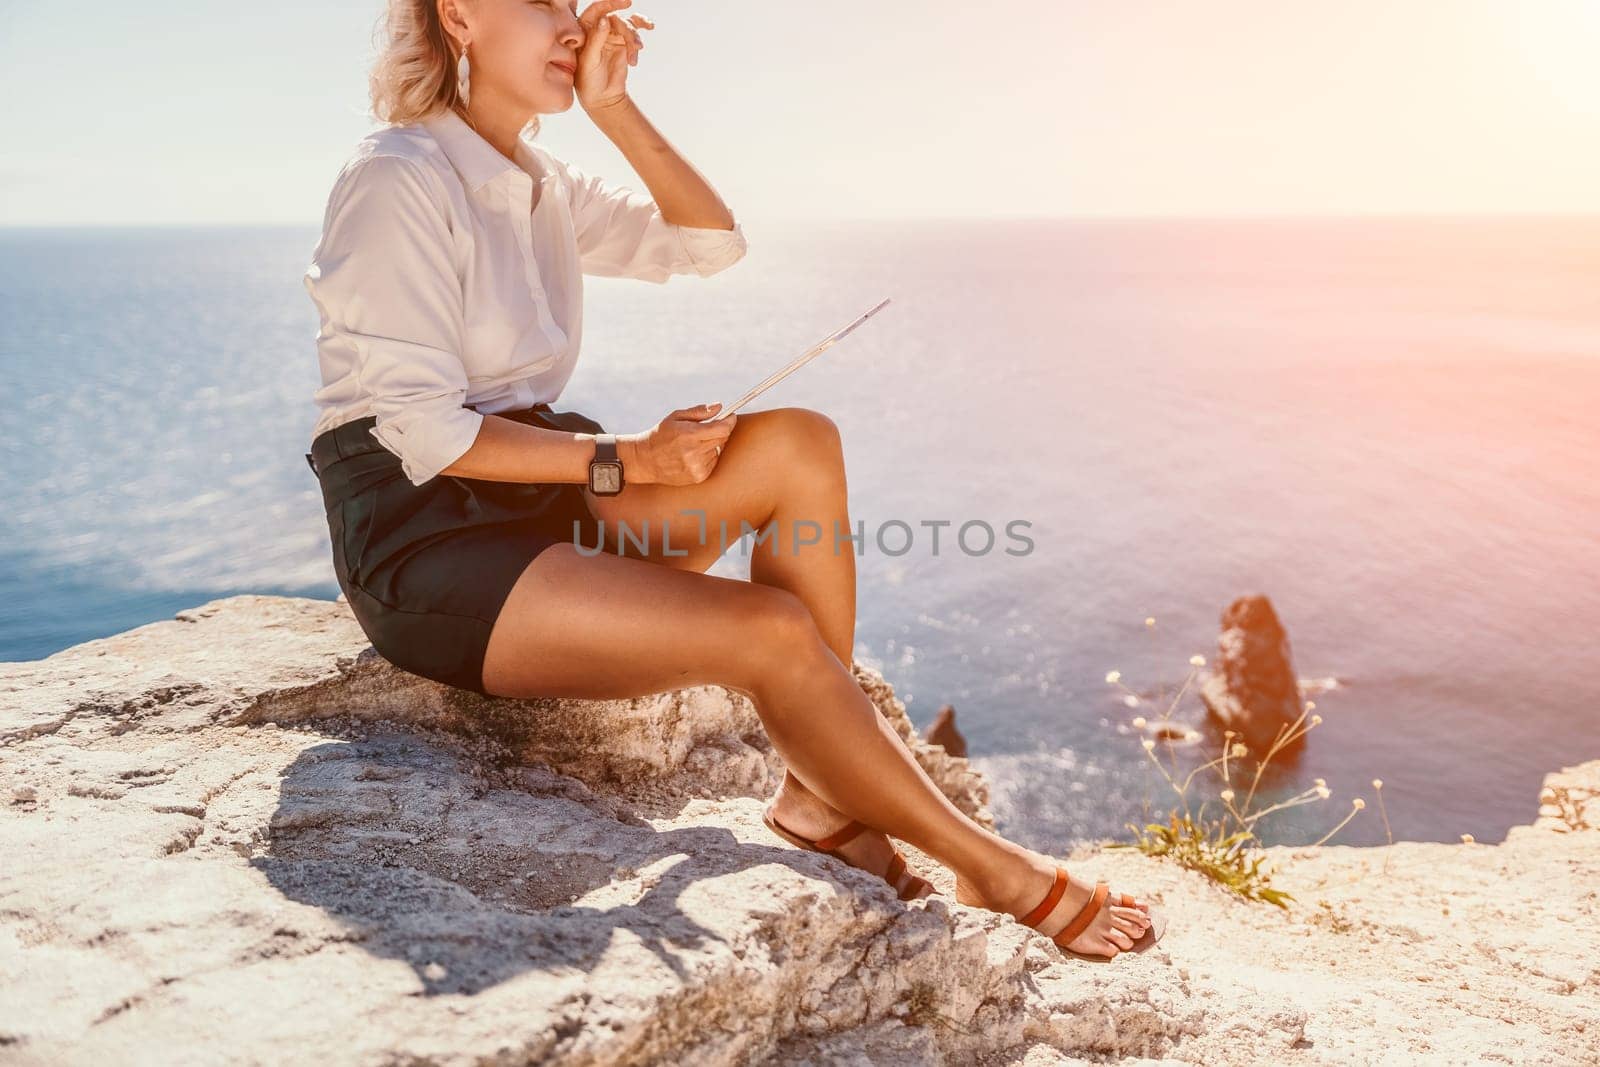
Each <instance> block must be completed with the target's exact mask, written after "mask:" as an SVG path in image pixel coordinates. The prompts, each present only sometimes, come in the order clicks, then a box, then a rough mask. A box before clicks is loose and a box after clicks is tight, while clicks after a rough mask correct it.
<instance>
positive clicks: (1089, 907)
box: [1050, 882, 1111, 948]
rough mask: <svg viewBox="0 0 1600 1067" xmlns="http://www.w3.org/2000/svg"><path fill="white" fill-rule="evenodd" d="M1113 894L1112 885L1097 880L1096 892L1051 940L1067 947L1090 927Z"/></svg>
mask: <svg viewBox="0 0 1600 1067" xmlns="http://www.w3.org/2000/svg"><path fill="white" fill-rule="evenodd" d="M1110 895H1111V887H1110V886H1109V885H1107V884H1106V883H1104V882H1096V883H1095V887H1094V894H1093V895H1092V896H1090V897H1089V900H1088V902H1087V903H1086V904H1084V906H1083V907H1082V908H1081V909H1080V910H1079V912H1078V914H1076V915H1074V916H1073V917H1072V921H1071V922H1069V923H1067V925H1065V926H1063V927H1062V928H1061V931H1060V932H1059V933H1057V934H1056V936H1054V937H1052V938H1051V939H1050V940H1052V941H1054V942H1055V943H1056V944H1058V945H1060V946H1061V947H1062V948H1066V947H1067V945H1068V944H1070V943H1071V942H1073V941H1075V940H1077V938H1078V935H1079V934H1081V933H1083V932H1084V931H1085V930H1087V929H1089V924H1090V923H1092V922H1094V917H1095V916H1096V915H1099V914H1100V909H1101V908H1102V907H1104V906H1105V902H1106V897H1108V896H1110Z"/></svg>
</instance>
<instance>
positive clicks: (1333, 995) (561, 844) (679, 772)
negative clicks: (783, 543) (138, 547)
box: [0, 596, 1600, 1067]
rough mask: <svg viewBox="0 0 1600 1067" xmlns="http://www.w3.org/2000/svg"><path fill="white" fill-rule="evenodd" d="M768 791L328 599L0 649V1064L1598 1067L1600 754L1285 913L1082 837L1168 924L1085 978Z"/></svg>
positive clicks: (1346, 860) (874, 687)
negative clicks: (461, 669) (799, 841)
mask: <svg viewBox="0 0 1600 1067" xmlns="http://www.w3.org/2000/svg"><path fill="white" fill-rule="evenodd" d="M857 678H858V681H859V682H860V684H861V685H862V687H863V688H864V689H865V691H866V692H868V694H869V695H870V696H871V697H872V699H873V701H874V703H875V704H876V705H877V707H878V709H879V711H880V713H882V714H883V715H884V716H885V717H886V718H887V719H888V720H889V721H890V722H891V723H892V724H893V725H894V726H895V728H896V729H897V730H898V731H899V733H900V734H901V736H902V737H905V738H906V739H907V740H908V743H909V744H910V745H911V746H912V748H913V750H914V752H915V753H916V755H917V758H918V759H919V761H921V763H922V764H923V766H924V767H926V768H927V769H928V771H929V773H930V775H931V776H932V777H933V779H934V780H935V781H936V782H937V783H938V784H939V786H940V788H941V789H943V790H944V791H945V792H946V794H947V795H949V796H950V798H951V799H952V801H953V802H954V803H955V804H956V805H957V806H958V807H960V808H961V809H962V810H964V811H967V812H969V813H970V814H972V815H973V816H974V817H975V818H977V819H978V820H979V821H980V822H987V821H989V819H990V816H989V812H988V796H989V793H988V785H987V783H986V782H985V781H984V779H983V778H982V777H981V776H980V775H979V774H977V773H976V772H975V771H974V770H973V768H972V767H971V766H970V765H969V764H968V763H967V761H966V760H965V759H962V758H959V757H956V756H953V755H951V754H949V753H948V752H947V751H945V750H944V749H943V748H941V747H938V746H930V745H927V744H925V743H923V741H922V740H921V739H920V738H919V737H918V735H917V731H916V730H915V729H914V728H913V726H912V724H911V723H910V721H909V720H908V719H907V718H906V716H905V710H904V708H903V706H902V705H901V703H900V702H899V700H897V699H896V698H895V695H894V692H893V689H892V687H891V686H890V684H889V682H888V681H886V680H885V679H884V678H883V677H882V676H881V675H880V674H879V673H878V672H876V671H873V670H871V669H869V668H866V667H858V668H857ZM1087 713H1088V712H1086V714H1087ZM781 774H782V760H781V758H780V757H779V756H778V755H777V754H776V753H775V752H774V751H773V750H772V747H771V745H770V744H769V743H768V742H767V740H766V737H765V734H764V733H763V731H762V729H761V726H760V722H759V720H758V718H757V717H756V715H755V712H754V709H753V708H752V707H751V706H750V705H749V703H748V702H747V701H746V700H744V698H743V697H741V696H739V695H737V694H733V693H731V692H728V691H725V690H723V689H721V688H718V687H700V688H695V689H687V690H683V691H680V692H674V693H663V694H657V695H654V696H648V697H642V698H639V699H635V700H627V701H603V702H602V701H493V700H485V699H483V698H480V697H477V696H475V695H473V694H470V693H464V692H461V691H455V690H448V689H445V688H443V687H440V686H438V685H435V684H434V683H431V682H428V681H425V680H422V679H418V678H415V677H414V676H411V675H407V674H404V673H403V672H400V671H397V670H395V669H394V668H393V667H391V666H389V665H388V664H387V663H385V662H384V661H383V660H382V659H381V658H379V657H378V656H377V655H376V654H375V653H374V652H373V651H372V649H371V648H370V647H368V644H367V642H366V640H365V638H364V636H363V635H362V634H361V631H360V629H359V627H358V626H357V625H356V623H355V621H354V620H353V619H352V618H351V616H350V614H349V611H348V609H347V608H346V607H345V605H343V604H341V603H337V602H330V601H321V600H308V599H294V598H280V597H263V596H238V597H230V598H227V599H223V600H217V601H213V602H211V603H208V604H205V605H203V606H200V607H197V608H193V609H190V610H187V611H184V612H181V613H180V614H179V615H178V616H177V617H176V618H175V619H172V620H168V621H164V622H158V623H153V624H151V625H148V626H142V627H139V628H138V629H135V630H131V631H128V632H126V633H122V634H117V635H116V636H113V637H109V638H105V639H103V640H97V641H90V642H87V643H85V644H82V645H78V646H75V647H73V648H70V649H66V650H64V651H62V652H59V653H57V654H55V655H53V656H50V657H48V658H46V659H43V660H38V661H33V662H26V663H11V664H0V1063H6V1064H10V1063H18V1064H24V1063H25V1064H36V1063H51V1064H57V1063H66V1064H80V1063H81V1064H96V1065H99V1064H106V1063H119V1064H120V1063H144V1062H150V1063H155V1062H163V1063H164V1062H169V1061H171V1060H174V1059H185V1058H188V1059H193V1060H197V1061H203V1062H208V1063H234V1062H238V1063H245V1062H307V1061H314V1062H320V1063H328V1064H358V1063H360V1064H365V1063H407V1064H413V1065H421V1064H436V1063H437V1064H469V1063H470V1064H484V1063H495V1064H557V1065H578V1064H583V1065H593V1064H657V1063H659V1064H696V1065H718V1064H743V1063H761V1064H780V1065H781V1064H820V1063H857V1064H929V1063H932V1064H941V1063H944V1064H972V1063H987V1064H1005V1065H1016V1067H1022V1065H1038V1064H1053V1063H1069V1062H1083V1061H1090V1060H1092V1061H1095V1062H1104V1061H1105V1060H1106V1059H1110V1058H1120V1057H1144V1058H1160V1059H1164V1060H1168V1061H1180V1062H1195V1063H1224V1062H1226V1063H1235V1064H1250V1063H1263V1064H1268V1063H1271V1064H1277V1063H1306V1064H1318V1063H1343V1062H1416V1061H1429V1062H1469V1061H1477V1060H1480V1059H1486V1058H1493V1059H1496V1060H1497V1061H1501V1062H1516V1063H1574V1062H1596V1061H1597V1060H1600V1027H1597V1026H1596V1025H1595V1019H1596V1017H1597V1011H1596V1004H1597V994H1600V969H1597V968H1600V964H1597V961H1600V933H1597V931H1600V921H1597V914H1596V912H1597V906H1600V905H1597V895H1596V892H1595V890H1594V886H1596V885H1600V847H1597V845H1600V834H1596V833H1594V832H1593V831H1592V829H1591V828H1592V827H1593V826H1594V825H1596V824H1600V801H1595V800H1594V797H1595V796H1596V794H1597V793H1600V762H1596V763H1590V764H1584V765H1582V766H1579V767H1575V768H1572V769H1569V770H1568V771H1565V772H1562V773H1560V774H1557V775H1552V776H1551V778H1550V779H1549V780H1548V781H1547V783H1546V791H1545V792H1544V793H1543V794H1542V795H1541V797H1540V802H1541V803H1542V805H1543V806H1542V807H1541V808H1540V809H1539V813H1538V825H1535V826H1526V827H1519V828H1517V829H1515V830H1513V831H1512V833H1511V834H1510V835H1509V837H1508V838H1507V840H1506V841H1505V842H1504V843H1501V844H1494V845H1489V844H1478V845H1470V846H1469V845H1442V844H1399V845H1395V846H1393V847H1392V848H1380V849H1365V848H1332V847H1325V848H1322V849H1305V850H1299V851H1294V850H1287V849H1276V850H1272V851H1271V852H1270V854H1269V855H1270V859H1271V861H1272V862H1274V863H1276V864H1278V865H1280V867H1281V868H1282V873H1281V874H1280V876H1279V882H1280V884H1281V885H1282V886H1283V888H1286V889H1288V890H1289V891H1291V892H1293V893H1294V894H1295V895H1296V897H1297V898H1298V901H1299V905H1298V906H1297V907H1295V908H1293V909H1291V910H1290V911H1289V912H1287V913H1283V912H1280V911H1279V910H1278V909H1276V908H1268V907H1263V906H1260V905H1251V904H1247V903H1244V902H1242V901H1240V900H1238V899H1237V898H1234V897H1231V896H1229V895H1228V894H1227V893H1225V892H1223V891H1222V890H1220V889H1219V888H1218V887H1217V886H1215V885H1214V884H1213V883H1211V882H1209V881H1207V880H1206V879H1204V878H1203V877H1201V876H1199V875H1197V874H1194V873H1192V872H1189V871H1185V870H1182V869H1179V868H1177V867H1175V866H1172V865H1170V864H1164V863H1160V862H1157V861H1154V860H1151V859H1147V858H1145V857H1143V856H1140V855H1138V854H1132V853H1123V852H1103V851H1097V850H1095V849H1092V848H1086V849H1083V850H1080V851H1079V852H1077V853H1075V854H1074V855H1073V856H1072V857H1071V858H1070V863H1071V865H1072V866H1073V867H1074V869H1075V870H1076V871H1077V872H1078V873H1080V874H1082V875H1083V876H1084V877H1086V878H1088V879H1091V880H1093V879H1095V878H1099V877H1104V878H1108V879H1109V880H1111V881H1112V882H1113V883H1114V884H1115V885H1116V886H1117V887H1119V888H1127V889H1130V890H1134V891H1137V892H1140V893H1144V894H1146V895H1148V896H1149V897H1151V898H1152V899H1153V900H1155V901H1157V902H1158V903H1159V904H1161V905H1162V906H1163V907H1164V908H1165V909H1166V911H1167V913H1168V914H1169V916H1170V917H1171V920H1172V926H1171V929H1170V931H1169V933H1168V935H1167V938H1166V940H1165V941H1164V942H1163V944H1162V946H1161V947H1159V948H1158V949H1156V950H1155V951H1153V952H1150V953H1148V954H1146V955H1143V956H1138V957H1132V958H1128V959H1124V960H1119V961H1117V962H1114V963H1112V964H1110V965H1092V964H1085V963H1082V962H1078V961H1073V960H1068V959H1064V958H1063V957H1061V956H1060V954H1059V953H1057V952H1055V950H1054V949H1053V948H1052V947H1051V945H1050V944H1049V942H1048V941H1047V940H1046V939H1044V938H1043V937H1041V936H1039V935H1037V934H1034V933H1033V932H1032V931H1029V930H1027V929H1026V928H1024V927H1022V926H1020V925H1019V924H1018V923H1016V922H1014V921H1012V920H1010V919H1009V918H1007V917H1005V916H1002V915H998V914H994V913H991V912H986V911H982V910H978V909H974V908H969V907H965V906H963V905H960V904H957V903H955V901H954V900H953V898H952V895H951V893H952V888H953V887H952V883H951V877H950V875H949V873H948V872H947V871H945V870H944V869H943V868H942V867H939V866H938V865H937V864H935V863H933V862H932V861H931V860H930V859H929V858H928V857H926V856H924V855H922V854H920V853H918V852H917V851H916V850H915V849H913V848H910V847H909V846H908V847H907V848H906V852H907V855H908V857H909V858H910V859H912V860H913V861H914V863H915V864H916V865H917V866H919V867H920V868H921V869H922V871H923V872H924V873H925V874H926V875H927V876H928V877H929V878H931V879H932V880H933V881H934V882H935V883H936V885H938V886H939V888H940V889H941V890H942V893H941V895H938V896H935V897H931V898H928V899H926V900H920V901H914V902H909V903H908V902H902V901H899V900H897V899H896V898H895V895H894V892H893V891H892V890H891V889H890V887H889V886H888V885H887V884H886V883H884V882H883V881H882V880H881V879H879V878H876V877H874V876H872V875H868V874H866V873H865V872H862V871H858V870H856V869H854V868H852V867H849V866H847V865H845V864H843V863H841V862H840V861H837V860H835V859H833V858H831V857H827V856H822V855H818V854H815V853H809V852H803V851H799V850H796V849H794V848H791V847H789V846H788V845H786V844H785V843H784V842H782V841H780V840H777V839H775V838H773V837H772V836H771V835H770V834H769V833H768V832H767V831H766V829H765V828H764V827H763V826H762V825H761V821H760V810H761V805H762V802H763V799H764V798H765V797H766V796H767V795H768V794H769V793H770V791H771V790H772V789H773V787H774V786H775V785H776V783H777V781H778V780H779V777H780V776H781ZM1092 795H1093V794H1092V792H1091V793H1089V794H1086V797H1090V796H1092ZM1085 802H1086V803H1089V802H1092V801H1091V800H1089V799H1086V800H1085ZM1534 815H1535V803H1534V798H1533V797H1530V798H1529V817H1530V819H1531V818H1533V817H1534Z"/></svg>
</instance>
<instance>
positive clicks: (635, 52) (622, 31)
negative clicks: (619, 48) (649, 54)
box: [606, 15, 649, 66]
mask: <svg viewBox="0 0 1600 1067" xmlns="http://www.w3.org/2000/svg"><path fill="white" fill-rule="evenodd" d="M606 21H607V23H608V24H609V25H610V27H611V30H612V32H613V33H614V34H615V35H616V37H617V40H618V41H619V42H620V43H621V44H622V45H623V46H624V47H625V48H627V50H628V63H629V65H630V66H637V65H638V62H639V51H640V50H641V49H642V48H644V41H643V40H641V39H640V37H639V31H638V30H636V29H634V28H633V27H632V26H631V25H629V24H628V20H627V19H624V18H623V17H622V16H621V15H609V16H607V18H606ZM646 21H649V20H646Z"/></svg>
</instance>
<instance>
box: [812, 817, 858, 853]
mask: <svg viewBox="0 0 1600 1067" xmlns="http://www.w3.org/2000/svg"><path fill="white" fill-rule="evenodd" d="M866 828H867V827H866V824H864V823H860V822H857V821H856V820H854V819H851V820H850V821H849V822H848V823H846V824H845V825H844V826H843V827H841V828H840V829H839V830H838V831H837V832H835V833H832V834H829V835H828V836H827V837H819V838H817V840H816V841H814V842H812V845H813V846H814V847H815V848H816V849H817V850H818V851H821V852H832V851H833V850H834V849H836V848H838V847H839V846H840V845H843V844H846V843H848V842H850V841H853V840H854V839H855V837H856V835H858V834H860V833H861V832H862V831H863V830H865V829H866Z"/></svg>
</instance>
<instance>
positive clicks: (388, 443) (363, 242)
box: [304, 155, 483, 485]
mask: <svg viewBox="0 0 1600 1067" xmlns="http://www.w3.org/2000/svg"><path fill="white" fill-rule="evenodd" d="M439 199H440V198H439V197H436V196H435V192H434V188H433V185H432V183H431V182H430V178H429V175H428V174H426V173H425V172H424V171H423V169H422V168H421V166H420V165H419V164H417V163H416V162H415V161H413V160H411V159H408V158H405V157H402V156H394V155H374V156H367V157H364V158H362V159H360V160H358V161H356V162H353V163H352V164H351V165H350V166H348V167H347V168H346V169H345V170H343V171H342V172H340V174H339V178H338V180H337V181H336V182H335V183H334V188H333V192H332V193H331V194H330V196H329V198H328V209H327V214H326V216H325V217H324V219H323V227H322V238H321V240H320V241H318V243H317V248H316V251H315V252H314V253H313V255H312V263H311V266H310V268H309V269H308V270H307V271H306V274H305V278H304V282H305V286H306V288H307V290H308V291H309V292H310V294H311V299H312V301H313V302H314V303H315V304H316V305H317V308H318V310H319V311H320V312H321V314H322V331H321V333H320V334H319V336H318V342H319V346H320V347H321V348H322V349H323V350H324V351H325V352H327V353H329V354H332V355H336V356H338V357H340V362H342V363H344V364H345V365H346V366H348V367H350V368H351V373H353V375H354V377H355V381H356V383H357V385H358V387H359V388H360V390H361V392H362V393H364V394H365V395H366V396H368V397H369V398H370V400H371V406H372V410H373V413H374V414H375V415H376V416H377V425H376V426H374V427H373V430H372V433H373V435H374V436H375V437H377V438H378V440H379V441H380V442H382V444H383V445H384V447H386V448H387V449H389V451H391V452H393V453H394V454H395V455H397V456H398V457H399V458H400V464H401V468H402V470H404V472H405V475H406V477H407V478H408V479H410V481H411V482H412V484H414V485H421V484H423V483H424V482H426V481H427V480H428V479H430V478H432V477H433V476H434V475H435V474H437V473H438V472H439V471H440V470H441V469H442V468H444V467H445V466H446V465H447V464H449V463H450V462H452V461H453V460H455V459H456V457H458V456H460V455H461V454H462V453H463V452H465V451H467V449H468V447H469V446H471V444H472V442H473V439H474V438H475V437H476V436H477V433H478V429H479V426H480V425H481V423H482V422H483V416H481V415H479V414H478V413H477V412H475V411H473V410H471V409H470V408H467V407H464V406H463V404H464V403H465V400H466V395H467V371H466V368H465V367H464V366H463V365H462V362H461V356H460V352H461V344H462V333H463V318H462V307H463V298H462V292H461V282H460V279H459V278H458V277H457V275H456V271H455V267H454V263H453V258H452V255H451V241H450V233H449V226H448V223H447V221H446V219H447V215H446V214H445V209H444V208H443V207H442V206H441V205H440V203H439Z"/></svg>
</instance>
